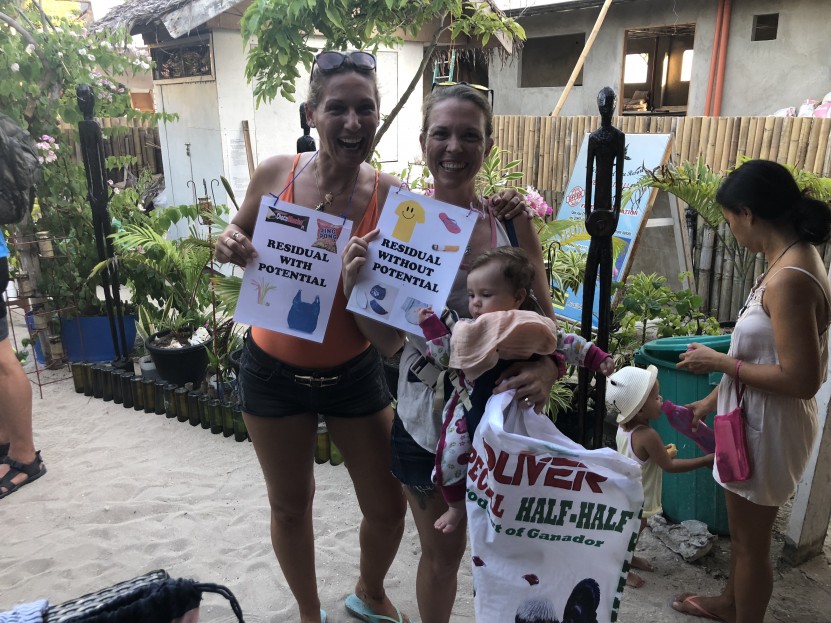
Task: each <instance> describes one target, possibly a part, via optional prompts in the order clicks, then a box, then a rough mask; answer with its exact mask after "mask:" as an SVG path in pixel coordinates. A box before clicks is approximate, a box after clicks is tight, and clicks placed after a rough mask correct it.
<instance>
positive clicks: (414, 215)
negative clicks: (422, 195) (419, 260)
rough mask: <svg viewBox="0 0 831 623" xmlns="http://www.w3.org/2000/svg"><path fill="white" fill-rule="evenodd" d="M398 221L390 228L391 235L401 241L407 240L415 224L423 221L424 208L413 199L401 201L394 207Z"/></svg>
mask: <svg viewBox="0 0 831 623" xmlns="http://www.w3.org/2000/svg"><path fill="white" fill-rule="evenodd" d="M395 215H396V216H397V217H398V222H397V223H396V224H395V227H394V228H393V230H392V237H393V238H395V239H396V240H400V241H401V242H409V241H410V238H412V237H413V231H415V226H416V225H417V224H419V223H423V222H424V208H423V207H422V206H421V204H420V203H418V202H417V201H414V200H412V199H411V200H408V201H402V202H401V203H399V204H398V207H397V208H396V209H395Z"/></svg>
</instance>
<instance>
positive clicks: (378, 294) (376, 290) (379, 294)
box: [369, 284, 387, 301]
mask: <svg viewBox="0 0 831 623" xmlns="http://www.w3.org/2000/svg"><path fill="white" fill-rule="evenodd" d="M369 293H370V294H371V295H372V298H376V299H378V300H379V301H383V300H384V297H385V296H386V295H387V289H386V288H385V287H383V286H380V285H378V284H375V285H374V286H372V289H371V290H370V291H369Z"/></svg>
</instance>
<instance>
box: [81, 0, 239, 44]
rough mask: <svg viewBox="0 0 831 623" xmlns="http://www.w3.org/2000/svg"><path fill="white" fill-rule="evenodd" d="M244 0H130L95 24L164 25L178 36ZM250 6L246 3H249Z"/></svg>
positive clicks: (136, 28)
mask: <svg viewBox="0 0 831 623" xmlns="http://www.w3.org/2000/svg"><path fill="white" fill-rule="evenodd" d="M243 2H245V0H127V1H126V2H125V3H124V4H122V5H120V6H117V7H115V8H113V9H112V10H111V11H110V12H109V13H107V14H106V15H105V16H104V17H102V18H101V19H100V20H98V21H96V22H95V24H93V27H94V28H95V29H96V30H103V29H114V28H126V29H127V30H128V31H129V32H130V34H133V35H135V34H139V33H142V32H147V31H150V30H153V29H154V28H155V27H157V26H158V25H163V26H164V27H165V28H166V29H167V31H168V32H169V33H170V36H171V37H173V38H174V39H178V38H179V37H182V36H184V35H186V34H188V33H189V32H190V31H192V30H195V29H196V28H198V27H199V26H201V25H202V24H204V23H205V22H207V21H208V20H210V19H211V18H213V17H216V16H217V15H219V14H220V13H222V12H224V11H227V10H228V9H231V8H233V7H234V6H236V5H238V4H242V3H243ZM246 5H247V2H246Z"/></svg>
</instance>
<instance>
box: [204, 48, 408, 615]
mask: <svg viewBox="0 0 831 623" xmlns="http://www.w3.org/2000/svg"><path fill="white" fill-rule="evenodd" d="M306 118H307V120H308V122H309V125H310V126H311V127H313V128H317V131H318V135H319V138H320V151H319V152H316V153H304V154H298V155H297V156H289V155H282V156H274V157H272V158H269V159H267V160H265V161H264V162H263V163H261V164H260V165H259V166H258V167H257V169H256V171H255V172H254V176H253V178H252V179H251V183H250V184H249V186H248V191H247V192H246V196H245V200H244V201H243V204H242V206H241V208H240V210H239V212H238V213H237V215H236V216H235V217H234V218H233V220H232V223H231V225H229V226H228V227H227V228H226V229H225V231H224V232H223V233H222V234H221V235H220V237H219V240H218V241H217V248H216V256H217V259H218V260H219V261H230V262H233V263H234V264H237V265H239V266H245V265H246V264H247V263H248V262H249V261H250V260H252V259H253V258H254V257H256V250H255V249H254V247H253V246H252V244H251V234H252V233H253V230H254V224H255V222H256V216H257V212H258V210H259V204H260V199H261V197H262V196H263V195H267V194H269V193H274V194H277V193H280V192H281V189H282V194H281V195H280V198H281V199H283V200H285V201H288V202H291V203H294V204H297V205H301V206H306V207H309V208H316V209H318V210H320V211H322V212H325V213H327V214H333V215H337V216H339V217H344V218H346V219H348V220H351V221H352V222H353V227H354V229H353V235H357V236H363V235H365V234H367V233H368V232H370V231H372V230H373V229H374V228H375V225H376V223H377V222H378V216H379V212H380V206H382V205H383V203H384V201H385V200H386V197H387V193H388V192H389V189H390V187H392V186H398V184H399V181H398V180H397V179H395V178H394V177H392V176H390V175H387V174H384V173H380V174H379V173H378V172H377V171H376V170H375V169H373V168H372V167H371V166H370V165H369V164H367V163H366V162H365V159H366V157H367V156H368V155H369V154H370V153H371V149H372V144H373V139H374V137H375V131H376V130H377V128H378V123H379V96H378V87H377V83H376V74H375V57H374V56H372V55H371V54H369V53H367V52H352V53H351V54H342V53H340V52H322V53H320V54H319V55H318V56H317V57H316V59H315V65H314V66H313V69H312V80H311V84H310V87H309V97H308V99H307V101H306ZM370 341H371V342H373V343H375V342H377V343H379V344H395V343H397V341H398V338H397V332H396V331H395V330H394V329H392V328H389V327H386V326H384V325H380V324H376V323H372V322H371V321H369V320H367V319H364V318H362V317H355V316H353V315H352V314H351V313H349V312H347V311H346V298H345V297H344V294H343V288H342V285H341V284H339V285H338V292H337V295H336V297H335V301H334V306H333V309H332V312H331V316H330V320H329V324H328V326H327V330H326V335H325V337H324V340H323V343H320V344H318V343H315V342H310V341H307V340H302V339H299V338H296V337H292V336H289V335H285V334H281V333H276V332H273V331H269V330H267V329H264V328H261V327H252V329H251V333H250V335H249V336H248V338H247V340H246V344H245V349H244V350H243V355H242V359H241V364H240V396H241V402H242V408H243V413H244V418H245V423H246V425H247V427H248V432H249V434H250V435H251V439H252V441H253V442H254V449H255V451H256V453H257V458H258V459H259V461H260V465H261V467H262V470H263V474H264V476H265V480H266V485H267V488H268V498H269V503H270V505H271V540H272V543H273V545H274V552H275V554H276V555H277V560H278V562H279V564H280V567H281V569H282V571H283V575H284V576H285V578H286V581H287V583H288V585H289V588H290V589H291V591H292V593H293V594H294V598H295V599H296V600H297V605H298V608H299V611H300V620H301V622H302V623H317V622H318V621H325V620H326V613H325V611H324V610H322V609H321V607H320V599H319V597H318V593H317V583H316V576H315V566H314V533H313V530H312V504H311V502H312V499H313V497H314V490H315V485H314V472H313V462H312V448H313V446H314V440H315V433H316V431H317V423H318V415H322V416H323V417H324V419H325V421H326V426H327V428H328V430H329V434H330V435H331V439H332V441H333V443H334V444H335V445H337V447H338V448H339V449H340V451H341V453H342V454H343V456H344V460H345V464H346V466H347V468H348V470H349V474H350V476H351V478H352V482H353V484H354V487H355V493H356V495H357V498H358V502H359V504H360V506H361V509H362V510H363V513H364V518H363V521H362V523H361V528H360V540H361V559H360V576H359V578H358V580H357V583H356V585H355V592H354V594H352V595H350V596H349V597H348V598H347V600H346V605H347V608H348V609H349V610H350V612H353V613H357V614H358V615H359V616H362V617H363V618H364V619H365V620H375V619H374V618H373V617H378V616H380V617H387V618H385V619H384V620H388V621H393V622H395V621H398V622H402V621H406V620H407V619H406V618H405V617H404V616H403V615H402V614H401V613H400V612H399V611H398V609H397V608H396V607H395V606H394V605H393V604H392V602H391V601H390V600H389V598H388V597H387V596H386V594H385V592H384V578H385V577H386V574H387V571H388V570H389V567H390V565H391V564H392V561H393V559H394V558H395V554H396V552H397V550H398V544H399V542H400V540H401V536H402V534H403V531H404V515H405V513H406V501H405V498H404V494H403V492H402V489H401V486H400V485H399V483H398V481H397V480H395V478H394V477H393V476H392V474H391V472H390V451H389V438H390V429H391V424H392V417H393V413H392V409H391V407H390V393H389V389H388V388H387V384H386V381H385V380H384V375H383V367H382V364H381V359H380V356H379V353H378V351H376V350H375V349H374V348H373V347H372V346H371V345H370ZM387 350H388V349H387ZM382 352H383V354H385V355H391V354H393V353H391V352H384V351H382Z"/></svg>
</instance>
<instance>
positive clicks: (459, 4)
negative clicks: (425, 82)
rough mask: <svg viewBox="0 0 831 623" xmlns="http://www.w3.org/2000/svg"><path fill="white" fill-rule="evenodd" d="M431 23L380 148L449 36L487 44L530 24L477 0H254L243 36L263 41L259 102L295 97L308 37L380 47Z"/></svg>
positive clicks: (255, 68) (252, 71)
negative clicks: (442, 39)
mask: <svg viewBox="0 0 831 623" xmlns="http://www.w3.org/2000/svg"><path fill="white" fill-rule="evenodd" d="M432 24H435V26H432V28H433V31H432V33H431V34H430V36H431V39H430V43H429V46H428V48H427V49H426V50H425V53H424V59H423V60H422V62H421V65H420V66H419V68H418V70H417V71H416V72H415V75H414V76H413V79H412V80H411V81H410V84H409V85H408V86H407V88H406V90H405V91H404V94H403V95H402V96H401V99H400V100H399V101H398V103H397V104H396V106H395V107H394V108H393V109H392V111H391V112H390V113H389V115H387V116H386V117H385V119H384V122H383V124H382V125H381V127H380V128H379V129H378V133H377V135H376V137H375V144H376V145H377V144H378V141H380V139H381V137H382V136H383V135H384V133H385V132H386V131H387V129H388V128H389V126H390V124H391V123H392V121H393V119H395V117H396V115H398V112H399V111H400V110H401V108H402V107H403V106H404V103H405V102H406V101H407V99H408V98H409V97H410V95H411V94H412V93H413V91H414V90H415V88H416V86H417V85H418V84H419V82H420V80H421V77H422V75H423V74H424V70H425V68H426V67H427V64H428V63H429V62H430V59H431V57H432V54H433V52H434V51H435V49H436V47H437V46H438V42H439V38H440V37H441V36H442V35H443V34H444V33H448V34H449V36H450V38H451V39H452V40H454V41H455V40H456V39H457V38H458V37H460V36H462V35H464V36H467V37H471V38H473V39H476V40H479V41H481V42H482V45H485V44H487V42H488V41H489V40H490V39H491V37H495V36H504V37H507V38H508V39H511V40H516V41H520V40H524V39H525V31H524V30H523V28H522V27H521V26H520V25H519V24H518V23H517V22H516V21H514V20H513V19H511V18H508V17H504V16H502V15H499V14H498V13H495V12H493V11H492V10H491V8H490V5H489V4H488V3H486V2H479V1H478V0H416V1H414V0H318V1H314V0H254V1H253V2H252V3H251V5H250V6H249V7H248V9H246V11H245V15H244V16H243V19H242V34H243V38H244V39H245V40H246V41H252V40H253V41H256V45H252V46H251V49H250V51H249V53H248V62H247V64H246V68H245V75H246V78H248V80H249V81H253V82H254V95H255V96H256V100H257V103H258V104H259V103H260V102H263V101H265V102H267V101H270V100H272V99H274V98H275V97H276V96H277V94H278V92H279V93H280V95H282V97H284V98H286V99H288V100H290V101H294V93H295V82H296V81H297V79H298V78H299V77H300V71H299V69H298V67H299V66H300V65H302V66H303V67H305V68H306V69H307V70H309V69H311V66H312V61H313V60H314V56H315V53H316V52H317V49H316V48H313V47H312V46H311V45H310V44H309V37H311V36H313V35H316V34H319V35H321V36H322V37H323V38H324V39H325V40H326V41H325V44H324V45H325V47H326V48H327V49H332V50H345V49H347V48H356V49H363V50H377V49H378V47H379V46H388V47H391V46H397V45H400V44H401V43H403V41H404V35H409V36H415V35H416V34H418V33H419V32H421V31H422V29H423V28H425V27H428V26H431V25H432Z"/></svg>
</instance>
